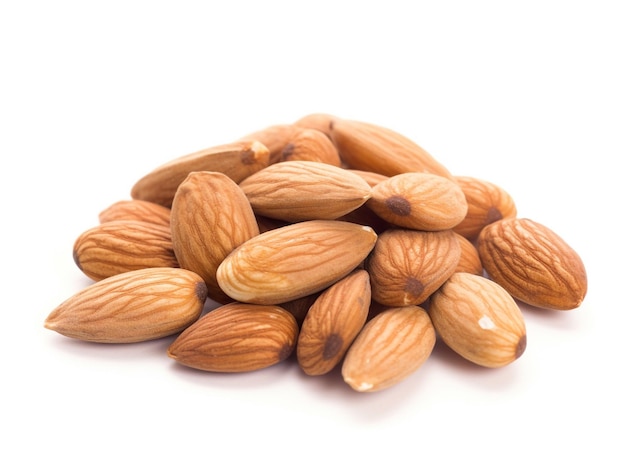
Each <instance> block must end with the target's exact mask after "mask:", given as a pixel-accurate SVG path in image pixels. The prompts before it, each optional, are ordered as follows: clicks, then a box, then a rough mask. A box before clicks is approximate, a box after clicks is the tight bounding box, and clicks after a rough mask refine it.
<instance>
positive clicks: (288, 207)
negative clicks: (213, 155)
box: [239, 161, 372, 222]
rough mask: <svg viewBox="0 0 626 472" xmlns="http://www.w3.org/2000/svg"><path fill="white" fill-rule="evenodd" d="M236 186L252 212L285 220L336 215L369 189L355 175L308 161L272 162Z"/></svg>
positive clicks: (366, 196) (357, 203)
mask: <svg viewBox="0 0 626 472" xmlns="http://www.w3.org/2000/svg"><path fill="white" fill-rule="evenodd" d="M239 186H240V187H241V189H242V190H243V191H244V193H245V194H246V197H247V198H248V200H249V201H250V205H251V206H252V209H253V210H254V212H255V214H257V215H261V216H266V217H269V218H274V219H278V220H283V221H289V222H297V221H304V220H316V219H328V220H332V219H335V218H338V217H340V216H343V215H345V214H346V213H349V212H351V211H353V210H354V209H356V208H358V207H360V206H362V205H363V204H364V203H365V202H366V201H367V200H368V199H369V197H370V194H371V191H372V190H371V187H370V186H369V185H368V183H367V182H366V181H365V180H363V179H362V178H361V177H359V176H358V175H355V174H353V173H351V172H349V171H347V170H345V169H342V168H340V167H336V166H333V165H330V164H326V163H322V162H310V161H289V162H279V163H277V164H273V165H271V166H269V167H267V168H265V169H263V170H261V171H259V172H257V173H256V174H254V175H251V176H250V177H248V178H247V179H245V180H244V181H243V182H241V183H240V184H239Z"/></svg>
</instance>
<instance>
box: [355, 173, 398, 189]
mask: <svg viewBox="0 0 626 472" xmlns="http://www.w3.org/2000/svg"><path fill="white" fill-rule="evenodd" d="M348 170H349V171H350V172H352V173H353V174H356V175H358V176H359V177H362V178H363V180H365V181H366V182H367V183H368V184H370V187H374V186H376V185H378V184H379V183H381V182H382V181H383V180H387V179H388V178H389V177H387V176H386V175H382V174H377V173H376V172H369V171H366V170H357V169H348Z"/></svg>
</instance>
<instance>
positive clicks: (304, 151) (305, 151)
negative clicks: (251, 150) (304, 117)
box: [280, 128, 341, 167]
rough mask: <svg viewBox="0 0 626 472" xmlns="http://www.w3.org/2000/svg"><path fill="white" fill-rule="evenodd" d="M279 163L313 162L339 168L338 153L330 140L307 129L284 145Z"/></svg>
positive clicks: (319, 132)
mask: <svg viewBox="0 0 626 472" xmlns="http://www.w3.org/2000/svg"><path fill="white" fill-rule="evenodd" d="M280 161H313V162H324V163H326V164H330V165H333V166H336V167H340V166H341V159H340V158H339V153H338V152H337V148H335V145H334V144H333V142H332V141H331V140H330V138H329V137H328V136H326V135H325V134H324V133H322V132H321V131H318V130H316V129H308V128H303V129H302V130H300V131H299V132H298V133H296V134H295V135H294V136H293V137H292V138H291V140H290V141H289V142H288V143H287V144H286V145H285V147H284V148H283V149H282V151H281V154H280Z"/></svg>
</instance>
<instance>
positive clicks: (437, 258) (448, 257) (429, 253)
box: [366, 229, 461, 306]
mask: <svg viewBox="0 0 626 472" xmlns="http://www.w3.org/2000/svg"><path fill="white" fill-rule="evenodd" d="M460 257H461V249H460V247H459V243H458V241H457V238H456V236H455V235H454V232H452V231H451V230H447V231H415V230H408V229H389V230H387V231H385V232H384V233H382V234H380V236H379V237H378V241H377V242H376V245H375V247H374V250H373V251H372V253H371V254H370V256H369V257H368V259H367V261H366V267H367V270H368V272H369V273H370V277H371V284H372V298H373V299H374V300H376V301H377V302H378V303H381V304H383V305H387V306H406V305H419V304H420V303H423V302H425V301H426V300H427V299H428V297H429V296H430V295H431V294H432V293H433V292H434V291H435V290H437V289H438V288H439V287H440V286H441V284H443V283H444V282H445V281H446V279H447V278H448V277H450V275H452V273H454V271H455V269H456V267H457V265H458V262H459V259H460Z"/></svg>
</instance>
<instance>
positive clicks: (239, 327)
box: [167, 302, 298, 372]
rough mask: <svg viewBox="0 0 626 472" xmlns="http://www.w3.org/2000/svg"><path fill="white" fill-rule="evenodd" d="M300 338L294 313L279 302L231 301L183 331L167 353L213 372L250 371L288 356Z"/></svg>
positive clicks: (186, 362)
mask: <svg viewBox="0 0 626 472" xmlns="http://www.w3.org/2000/svg"><path fill="white" fill-rule="evenodd" d="M297 339H298V325H297V323H296V320H295V319H294V317H293V316H292V315H291V313H289V312H288V311H286V310H285V309H284V308H281V307H279V306H271V305H263V306H261V305H251V304H246V303H236V302H234V303H229V304H227V305H222V306H220V307H218V308H215V309H214V310H212V311H210V312H208V313H207V314H206V315H204V316H203V317H202V318H200V319H199V320H198V321H196V322H195V323H194V324H193V325H191V326H190V327H189V328H187V329H186V330H185V331H183V332H182V333H181V334H180V335H179V336H178V338H176V340H174V342H173V343H172V344H171V345H170V347H169V348H168V350H167V354H168V355H169V356H170V357H171V358H172V359H174V360H176V361H177V362H179V363H180V364H183V365H186V366H187V367H191V368H194V369H199V370H204V371H210V372H250V371H254V370H259V369H264V368H266V367H270V366H272V365H274V364H277V363H279V362H281V361H283V360H285V359H287V358H288V357H289V356H290V355H291V353H292V352H293V350H294V348H295V345H296V341H297Z"/></svg>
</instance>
